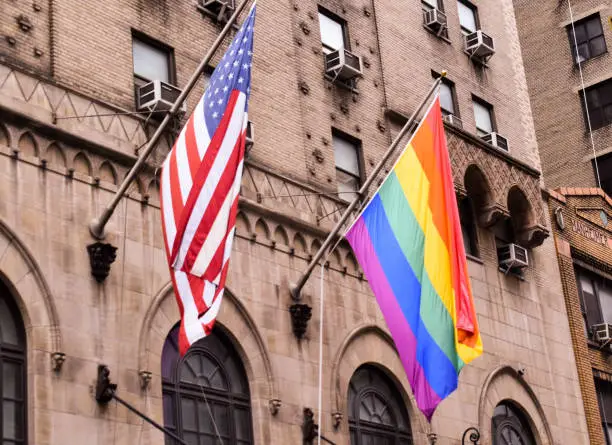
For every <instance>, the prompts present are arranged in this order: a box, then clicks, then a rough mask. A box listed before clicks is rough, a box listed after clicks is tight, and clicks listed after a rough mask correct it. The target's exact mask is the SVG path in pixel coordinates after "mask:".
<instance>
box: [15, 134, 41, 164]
mask: <svg viewBox="0 0 612 445" xmlns="http://www.w3.org/2000/svg"><path fill="white" fill-rule="evenodd" d="M17 148H18V149H19V153H21V154H22V155H25V156H29V157H35V158H36V157H38V154H39V153H38V144H37V143H36V139H34V136H32V133H30V132H29V131H26V132H24V133H23V134H22V135H21V137H20V138H19V142H17Z"/></svg>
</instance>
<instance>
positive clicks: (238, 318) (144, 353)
mask: <svg viewBox="0 0 612 445" xmlns="http://www.w3.org/2000/svg"><path fill="white" fill-rule="evenodd" d="M179 318H180V314H179V310H178V305H177V304H176V301H175V298H174V292H173V290H172V283H167V284H166V285H165V286H164V287H163V288H162V289H161V290H160V291H159V292H158V293H157V295H156V296H155V297H154V298H153V300H152V301H151V303H150V305H149V307H148V309H147V311H146V313H145V316H144V319H143V320H142V322H141V325H140V333H139V339H138V368H139V371H150V372H151V373H152V374H153V380H152V382H151V388H150V391H152V395H153V396H154V397H161V396H162V393H161V390H162V388H161V353H162V348H163V345H164V342H165V340H166V337H167V335H168V332H170V329H172V327H173V326H174V325H175V324H176V322H177V321H178V320H179ZM217 323H219V324H220V325H221V326H222V327H223V328H224V332H225V333H227V334H228V336H229V337H230V339H231V341H232V343H233V346H234V347H235V348H236V350H237V351H238V354H239V355H240V358H241V360H242V363H243V364H244V368H245V371H246V373H247V377H248V380H249V386H250V391H251V406H252V413H253V419H254V423H253V429H254V434H255V443H270V439H269V438H270V431H269V429H268V428H269V422H256V421H255V420H256V419H261V418H263V417H264V416H266V415H269V413H267V412H266V411H267V407H268V403H269V401H270V400H272V399H277V398H279V395H278V387H277V382H276V380H275V377H274V370H273V367H272V363H271V361H270V355H269V352H268V348H267V345H266V343H265V341H264V338H263V337H262V336H261V333H260V332H259V329H258V328H257V325H256V323H255V321H254V320H253V318H252V317H251V316H250V314H249V312H248V311H247V309H246V308H245V306H244V305H243V304H242V302H241V301H240V300H239V299H238V298H236V296H235V295H234V294H232V293H231V292H230V291H229V290H228V289H226V290H225V294H224V300H223V304H222V305H221V310H220V312H219V316H218V318H217ZM150 409H151V410H155V409H157V410H159V411H155V412H151V413H150V414H151V415H152V416H153V418H156V419H158V420H161V419H163V412H162V411H161V410H162V407H161V406H157V407H154V406H152V407H150Z"/></svg>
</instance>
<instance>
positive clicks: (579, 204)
mask: <svg viewBox="0 0 612 445" xmlns="http://www.w3.org/2000/svg"><path fill="white" fill-rule="evenodd" d="M548 202H549V209H550V215H551V218H552V219H553V220H554V221H555V222H554V223H553V224H552V226H553V233H554V237H555V242H556V246H557V258H558V261H559V268H560V270H561V280H562V283H563V289H564V292H565V302H566V305H567V313H568V318H569V324H570V331H571V335H572V342H573V344H574V352H575V355H576V366H577V368H578V377H579V380H580V387H581V389H582V395H583V401H584V409H585V413H586V419H587V425H588V429H589V436H590V439H591V442H590V443H593V444H606V443H609V440H610V435H609V427H608V422H609V420H608V418H610V419H612V417H608V416H609V414H608V411H607V410H609V403H610V402H609V400H611V399H612V391H610V390H609V386H610V384H611V383H610V382H612V367H611V366H610V363H609V360H608V358H609V356H610V350H609V344H606V340H605V338H606V337H605V332H600V331H601V329H602V328H605V326H606V325H605V323H607V311H606V309H607V307H606V303H607V299H609V298H610V293H609V292H608V289H609V288H610V287H611V286H612V281H611V280H610V277H611V275H610V264H611V263H612V238H611V236H610V226H609V223H608V218H609V215H610V214H611V206H612V200H611V199H610V197H609V196H607V195H606V194H604V193H603V191H602V190H601V189H597V188H560V189H557V190H556V191H551V192H550V195H549V200H548ZM602 426H603V428H602Z"/></svg>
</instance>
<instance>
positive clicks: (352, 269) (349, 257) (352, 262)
mask: <svg viewBox="0 0 612 445" xmlns="http://www.w3.org/2000/svg"><path fill="white" fill-rule="evenodd" d="M344 264H345V265H346V270H347V272H348V273H350V274H356V273H358V272H359V265H358V264H357V259H356V258H355V255H353V252H352V251H350V250H349V251H348V252H347V253H346V257H345V258H344Z"/></svg>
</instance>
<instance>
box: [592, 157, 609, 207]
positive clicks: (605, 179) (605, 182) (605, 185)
mask: <svg viewBox="0 0 612 445" xmlns="http://www.w3.org/2000/svg"><path fill="white" fill-rule="evenodd" d="M600 161H601V163H600ZM601 164H604V165H605V164H609V168H605V167H604V166H602V165H601ZM595 166H597V171H598V172H599V181H600V182H601V189H602V190H603V191H604V192H605V193H606V194H607V195H608V196H610V197H612V153H609V154H607V155H603V156H597V157H596V158H594V159H593V175H594V176H595V181H597V174H596V172H595ZM602 172H610V175H609V176H605V175H602Z"/></svg>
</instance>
